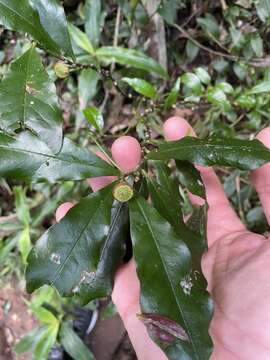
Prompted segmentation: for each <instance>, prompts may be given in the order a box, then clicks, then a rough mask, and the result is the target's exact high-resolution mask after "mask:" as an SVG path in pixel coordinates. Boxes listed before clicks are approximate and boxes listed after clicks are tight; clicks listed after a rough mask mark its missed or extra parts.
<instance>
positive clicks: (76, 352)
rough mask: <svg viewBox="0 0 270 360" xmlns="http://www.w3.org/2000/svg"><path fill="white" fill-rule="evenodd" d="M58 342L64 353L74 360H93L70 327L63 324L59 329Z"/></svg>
mask: <svg viewBox="0 0 270 360" xmlns="http://www.w3.org/2000/svg"><path fill="white" fill-rule="evenodd" d="M60 341H61V344H62V345H63V347H64V349H65V351H66V352H67V353H68V354H69V355H70V356H71V357H72V359H76V360H94V359H95V358H94V355H93V354H92V353H91V352H90V350H89V349H88V348H87V347H86V346H85V345H84V343H83V342H82V340H81V339H80V338H79V336H78V335H77V334H76V333H75V332H74V331H73V329H72V325H71V324H69V323H67V322H64V323H63V324H62V325H61V328H60Z"/></svg>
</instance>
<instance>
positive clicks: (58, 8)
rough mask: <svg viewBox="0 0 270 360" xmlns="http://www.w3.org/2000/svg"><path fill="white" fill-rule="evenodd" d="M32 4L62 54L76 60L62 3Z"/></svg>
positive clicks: (56, 0)
mask: <svg viewBox="0 0 270 360" xmlns="http://www.w3.org/2000/svg"><path fill="white" fill-rule="evenodd" d="M32 4H33V6H34V7H35V9H36V10H37V11H38V14H39V19H40V22H41V25H42V26H43V28H44V29H45V31H46V32H47V34H48V35H49V36H50V37H51V39H53V41H54V42H55V43H56V44H57V46H58V47H59V49H60V54H61V55H63V54H66V55H68V56H69V57H71V58H73V60H74V54H73V50H72V46H71V40H70V37H69V32H68V25H67V19H66V15H65V11H64V8H63V6H62V5H61V3H60V1H59V0H38V1H33V2H32Z"/></svg>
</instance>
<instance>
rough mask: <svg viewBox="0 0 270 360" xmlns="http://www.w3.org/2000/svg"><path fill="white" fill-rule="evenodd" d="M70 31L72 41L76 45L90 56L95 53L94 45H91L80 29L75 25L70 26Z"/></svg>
mask: <svg viewBox="0 0 270 360" xmlns="http://www.w3.org/2000/svg"><path fill="white" fill-rule="evenodd" d="M68 30H69V33H70V36H71V39H72V40H73V41H74V42H75V44H76V45H77V46H78V47H79V48H81V49H83V50H84V51H86V52H87V53H89V54H91V55H92V54H93V53H94V48H93V45H92V44H91V42H90V40H89V38H88V36H87V35H86V34H85V33H84V32H83V31H81V30H80V29H79V28H78V27H76V26H75V25H73V24H68Z"/></svg>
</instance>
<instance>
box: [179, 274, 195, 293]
mask: <svg viewBox="0 0 270 360" xmlns="http://www.w3.org/2000/svg"><path fill="white" fill-rule="evenodd" d="M180 286H181V288H182V289H183V292H184V294H185V295H190V293H191V289H192V287H193V283H192V279H191V276H190V275H187V276H186V277H185V278H184V279H182V280H181V281H180Z"/></svg>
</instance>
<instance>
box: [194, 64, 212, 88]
mask: <svg viewBox="0 0 270 360" xmlns="http://www.w3.org/2000/svg"><path fill="white" fill-rule="evenodd" d="M195 74H196V75H197V76H198V78H199V79H200V80H201V82H202V83H203V84H205V85H208V84H209V83H210V81H211V77H210V75H209V74H208V72H207V71H206V70H205V69H204V68H202V67H198V68H197V69H196V70H195Z"/></svg>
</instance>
